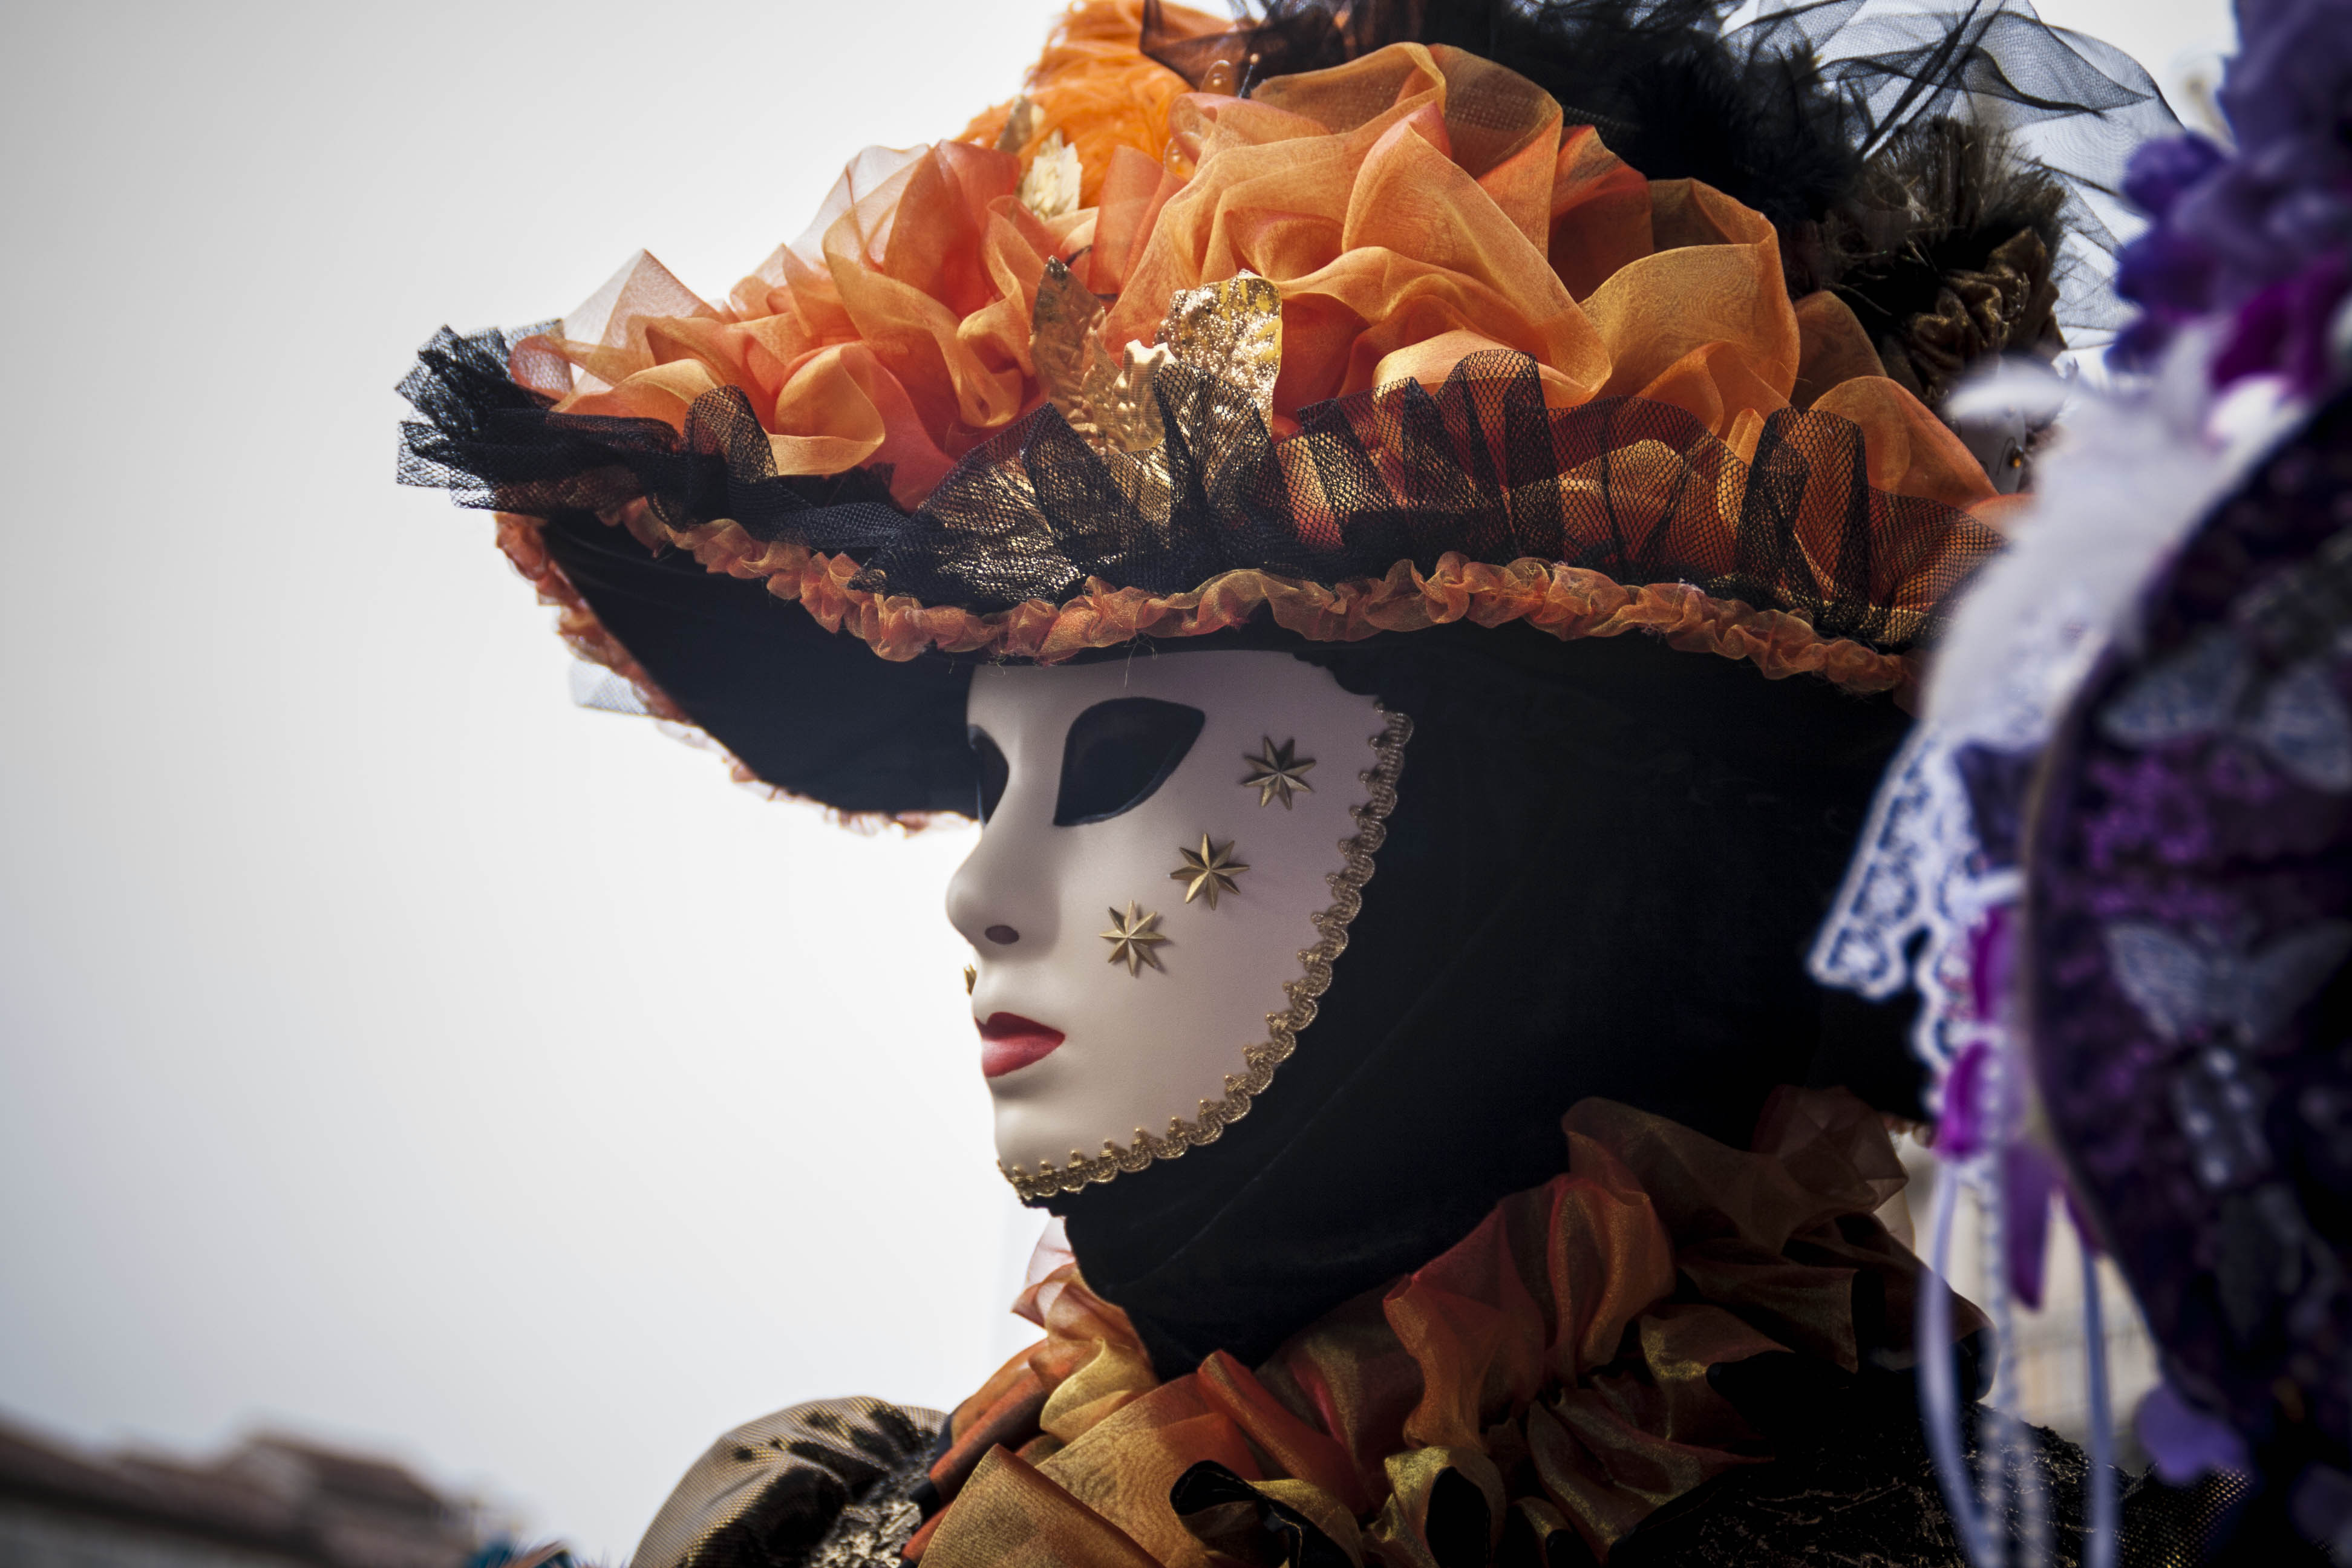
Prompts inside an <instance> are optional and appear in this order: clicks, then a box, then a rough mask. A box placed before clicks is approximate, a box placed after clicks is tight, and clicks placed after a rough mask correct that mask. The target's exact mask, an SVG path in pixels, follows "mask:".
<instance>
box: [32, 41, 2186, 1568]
mask: <svg viewBox="0 0 2352 1568" xmlns="http://www.w3.org/2000/svg"><path fill="white" fill-rule="evenodd" d="M1054 10H1055V6H1054V5H1051V4H1050V0H967V3H963V4H958V5H944V4H938V3H916V0H861V3H860V4H857V5H813V4H809V3H806V0H766V3H764V4H744V3H736V0H683V3H669V4H664V5H657V6H656V5H619V4H614V3H612V0H569V3H567V4H562V5H556V4H551V3H547V4H523V3H518V0H469V3H467V4H451V3H447V0H430V3H423V4H409V5H367V6H360V5H332V6H316V5H311V6H305V5H289V4H284V3H278V4H268V5H256V4H242V5H239V4H215V5H204V6H186V5H162V4H152V3H149V4H134V5H125V6H110V7H91V6H60V5H31V4H28V3H24V0H19V3H18V4H16V5H11V6H8V7H6V8H5V11H0V58H5V59H7V61H8V62H9V67H10V69H9V77H10V86H9V89H8V91H7V92H6V93H5V94H0V148H5V152H4V153H0V213H5V236H6V238H5V244H0V299H5V300H6V301H8V302H9V304H10V306H11V314H12V320H13V326H12V328H11V330H10V331H9V333H8V335H7V342H6V348H5V353H0V680H5V694H6V695H5V700H0V701H5V706H0V714H5V739H0V1415H8V1416H13V1417H16V1418H18V1419H22V1420H27V1421H30V1422H32V1423H34V1424H35V1425H37V1426H42V1427H46V1428H47V1429H48V1430H50V1431H52V1432H55V1433H58V1434H61V1435H64V1436H69V1437H73V1438H77V1439H80V1440H84V1441H89V1442H93V1443H114V1442H125V1441H129V1442H145V1443H152V1444H159V1445H164V1446H169V1447H179V1448H194V1449H203V1448H205V1447H212V1446H216V1445H218V1444H221V1443H223V1442H226V1440H227V1439H228V1438H229V1437H230V1436H232V1435H234V1434H235V1433H236V1432H237V1431H239V1430H241V1429H244V1428H245V1427H247V1426H253V1425H257V1424H268V1425H275V1426H282V1427H290V1428H292V1429H294V1430H297V1431H300V1432H307V1433H310V1434H315V1435H319V1436H327V1437H330V1438H334V1439H339V1440H349V1441H352V1442H356V1443H359V1444H362V1445H365V1446H368V1447H386V1448H389V1449H390V1450H392V1451H394V1452H395V1453H398V1454H401V1455H403V1456H404V1457H406V1458H410V1459H412V1460H413V1461H415V1463H417V1464H418V1465H419V1466H420V1467H421V1468H423V1469H424V1470H425V1472H426V1473H427V1474H429V1475H431V1476H432V1477H434V1478H435V1479H438V1480H441V1481H444V1482H446V1483H453V1484H456V1485H458V1486H461V1487H468V1488H476V1489H481V1490H483V1491H484V1492H486V1493H487V1494H488V1496H490V1497H491V1498H492V1499H494V1500H497V1501H498V1502H499V1504H500V1505H501V1506H502V1507H505V1508H508V1509H510V1510H513V1511H514V1512H515V1513H516V1514H517V1515H518V1516H519V1517H520V1520H522V1521H524V1522H526V1523H527V1524H528V1525H529V1526H530V1527H532V1528H534V1529H537V1530H540V1531H548V1532H554V1533H561V1534H563V1535H565V1536H567V1537H569V1538H570V1539H571V1540H572V1542H575V1543H576V1544H577V1545H579V1546H581V1547H583V1548H584V1549H585V1550H587V1551H588V1552H592V1553H596V1554H601V1555H604V1556H606V1557H608V1558H612V1559H618V1558H619V1557H621V1556H623V1555H625V1553H626V1552H627V1551H628V1550H629V1549H630V1548H631V1547H632V1546H633V1545H634V1544H635V1539H636V1536H637V1534H638V1532H639V1531H641V1530H642V1529H643V1527H644V1524H645V1522H646V1520H647V1518H648V1517H649V1516H650V1515H651V1513H652V1510H654V1508H655V1507H656V1505H657V1504H658V1503H659V1501H660V1500H661V1498H662V1497H663V1495H664V1494H665V1493H666V1492H667V1489H668V1487H669V1486H670V1484H671V1482H672V1481H673V1480H674V1479H676V1478H677V1474H678V1473H679V1471H680V1470H681V1469H682V1468H684V1467H685V1466H686V1464H687V1463H688V1461H689V1460H690V1459H691V1458H693V1457H694V1456H695V1455H696V1454H697V1453H698V1452H699V1451H700V1449H701V1448H702V1447H704V1446H705V1445H706V1444H708V1443H709V1441H710V1439H711V1438H712V1437H714V1436H716V1435H717V1434H718V1433H719V1431H720V1430H721V1429H722V1428H724V1427H726V1426H730V1425H731V1424H733V1423H735V1422H737V1421H739V1420H742V1419H744V1418H747V1417H749V1416H751V1415H757V1414H760V1413H761V1412H763V1411H765V1410H768V1409H771V1408H773V1407H774V1406H777V1405H782V1404H786V1403H789V1402H792V1401H793V1400H798V1399H803V1398H811V1397H817V1396H822V1395H827V1394H847V1393H871V1394H880V1395H884V1396H887V1397H892V1398H898V1399H903V1400H908V1401H911V1402H915V1403H928V1404H933V1405H947V1404H951V1403H952V1402H953V1401H954V1400H956V1399H957V1398H959V1397H961V1395H962V1394H964V1393H966V1392H969V1390H970V1389H971V1386H972V1385H973V1384H975V1383H976V1382H977V1381H978V1379H979V1378H980V1377H981V1376H982V1374H983V1373H984V1372H985V1371H986V1370H987V1369H988V1368H989V1367H991V1366H992V1365H993V1364H994V1363H995V1362H996V1361H997V1360H998V1359H1000V1358H1001V1357H1002V1356H1003V1354H1004V1353H1005V1352H1007V1351H1009V1350H1010V1349H1011V1348H1012V1347H1013V1345H1014V1344H1015V1343H1017V1342H1019V1340H1020V1337H1021V1335H1020V1334H1019V1332H1018V1331H1019V1330H1020V1329H1021V1327H1022V1325H1019V1324H1017V1323H1015V1322H1013V1321H1012V1320H1010V1319H1009V1318H1007V1317H1006V1315H1005V1313H1004V1310H1003V1308H1004V1304H1005V1302H1006V1300H1008V1299H1009V1297H1010V1294H1011V1292H1012V1289H1013V1285H1014V1284H1015V1283H1016V1282H1017V1268H1018V1265H1019V1262H1020V1260H1021V1258H1024V1256H1025V1254H1026V1251H1027V1248H1028V1244H1029V1241H1030V1240H1031V1239H1032V1238H1033V1237H1034V1234H1035V1229H1036V1224H1035V1219H1034V1216H1033V1215H1028V1214H1026V1213H1025V1212H1024V1211H1021V1210H1020V1209H1018V1208H1017V1206H1016V1205H1013V1202H1012V1200H1011V1197H1010V1194H1009V1193H1008V1192H1007V1191H1006V1189H1005V1188H1004V1187H1003V1184H1002V1182H1001V1181H1000V1180H999V1179H998V1178H997V1176H996V1175H995V1173H994V1170H993V1161H992V1153H991V1149H990V1142H989V1132H988V1115H987V1097H986V1094H985V1091H984V1089H982V1082H981V1079H980V1076H979V1072H978V1066H977V1046H976V1042H975V1041H974V1039H973V1037H972V1035H971V1026H970V1024H969V1021H968V1019H967V1016H966V1014H965V1006H964V998H963V994H962V987H961V981H960V976H959V973H958V972H959V968H960V966H961V963H962V962H963V957H964V951H963V949H962V947H961V943H960V942H958V941H957V939H956V938H955V936H954V934H953V933H952V932H951V931H950V930H949V929H948V927H947V925H946V922H945V921H944V919H943V918H942V916H941V913H940V900H941V896H942V893H943V890H944V887H945V882H946V879H947V876H948V873H949V871H950V868H952V867H953V865H954V864H955V862H956V861H957V860H958V859H959V858H961V855H962V854H963V852H964V851H965V849H966V847H968V844H969V837H968V834H967V833H965V832H961V831H939V832H934V833H931V834H927V835H923V836H921V837H916V838H912V839H908V838H902V837H898V836H896V835H886V836H882V837H856V836H854V835H850V834H846V833H844V832H842V831H840V830H837V829H835V828H832V827H829V826H827V825H826V824H825V823H824V821H823V819H822V818H821V817H820V816H818V815H817V814H816V813H814V811H811V810H809V809H806V808H803V807H797V806H793V805H772V804H766V803H763V802H761V801H759V800H757V799H755V798H753V797H752V796H751V795H749V794H747V793H745V792H743V791H740V790H736V789H732V788H730V787H729V785H728V784H727V783H726V781H725V778H724V775H723V773H721V771H720V770H719V767H718V765H717V764H716V763H714V762H713V761H712V760H711V759H710V758H709V756H707V755H704V754H701V753H698V752H693V751H691V750H688V748H686V747H683V746H680V745H677V744H675V743H672V742H667V741H665V740H664V739H662V738H661V737H660V736H659V735H658V734H656V731H654V729H653V728H652V727H651V726H650V725H649V724H647V723H646V721H642V720H631V719H624V718H617V717H614V716H611V715H606V714H602V713H593V712H585V711H582V710H575V709H573V708H572V707H571V706H569V704H568V703H567V700H566V698H565V688H566V679H565V676H566V668H565V667H566V665H567V663H568V662H569V659H568V656H567V655H566V654H565V653H564V651H563V650H562V647H561V646H560V645H559V644H557V642H556V641H555V640H554V638H553V637H551V635H550V632H549V622H550V619H551V616H550V613H549V612H547V611H544V610H541V609H539V608H537V607H535V606H534V605H533V604H532V602H531V598H530V592H529V590H528V588H527V587H526V586H525V584H522V582H521V581H520V579H519V578H517V577H516V576H515V575H514V574H512V573H511V572H510V571H509V570H508V569H507V568H506V566H505V565H504V563H503V562H502V561H501V560H500V558H499V556H498V555H497V553H496V552H495V551H494V550H493V548H492V547H491V544H490V542H489V526H488V519H487V517H485V516H484V515H482V514H478V513H468V512H461V511H457V510H454V509H452V508H451V507H449V506H448V505H447V503H446V500H445V499H444V498H442V497H441V496H440V495H438V494H436V493H427V492H414V491H403V490H399V489H395V488H394V485H393V483H392V480H391V473H392V454H393V446H394V423H395V421H396V419H397V417H398V416H399V414H400V412H401V405H400V404H399V402H398V400H397V399H396V398H395V397H394V395H393V393H392V390H391V388H392V385H393V384H394V382H395V381H396V380H397V379H398V378H399V377H400V375H401V374H403V372H404V369H405V366H406V363H407V360H408V356H409V354H410V352H411V351H412V350H413V349H414V347H415V345H416V344H417V343H418V342H421V341H423V340H424V338H425V336H427V335H428V334H429V333H430V332H431V331H432V330H433V329H434V328H435V327H436V326H438V325H439V324H441V323H442V322H443V321H448V322H450V323H452V324H454V325H456V326H457V327H459V328H460V329H461V330H467V329H472V328H476V327H480V326H486V325H493V324H518V323H521V322H526V321H538V320H541V319H543V318H545V317H547V316H550V315H553V314H559V313H561V312H562V310H565V309H567V308H569V307H570V306H572V304H574V303H576V302H577V301H578V300H582V299H583V298H584V297H585V296H586V295H587V294H588V293H589V292H590V291H591V290H592V289H594V288H595V287H596V285H597V284H598V283H600V282H601V281H603V279H604V278H605V277H606V275H608V274H609V273H610V272H611V271H612V270H613V269H614V268H615V267H616V266H617V265H619V264H620V263H621V262H622V261H623V260H624V259H625V258H626V257H627V256H628V255H629V253H630V252H631V251H632V250H634V249H635V248H636V247H639V246H644V247H648V248H650V249H651V250H653V251H654V252H655V254H656V255H657V256H659V257H660V258H662V259H663V260H664V261H666V262H667V263H668V264H669V265H670V267H671V268H673V269H674V270H676V271H677V273H678V275H679V276H680V277H682V278H683V279H686V280H687V281H688V283H689V284H691V285H694V286H696V287H698V288H699V289H702V290H704V291H705V292H706V293H707V294H709V295H712V296H714V297H715V296H716V295H719V294H720V293H723V292H724V290H725V289H726V288H727V287H728V286H729V285H730V283H731V282H732V281H733V280H734V279H736V278H737V277H738V276H739V275H740V274H741V273H743V272H745V271H747V270H749V269H750V268H751V266H752V265H754V264H755V263H756V262H757V261H759V259H760V258H761V257H763V256H764V255H765V254H766V253H767V252H768V251H769V250H770V249H771V248H772V247H773V246H774V245H775V244H776V243H777V242H778V241H779V240H781V239H783V238H787V237H792V236H793V235H795V234H797V233H798V232H799V231H800V230H801V228H802V227H803V226H804V224H805V222H806V221H807V219H808V217H809V216H810V215H811V214H812V213H813V212H814V208H815V206H816V205H817V203H818V202H819V200H820V199H821V198H822V196H823V195H824V191H825V189H826V187H827V186H829V185H830V184H831V183H832V181H833V178H834V175H835V172H836V171H837V170H838V169H839V167H840V165H841V163H843V161H844V160H845V158H846V157H847V156H848V155H849V154H850V153H852V152H853V151H855V150H856V148H858V147H859V146H862V145H866V144H869V143H884V144H890V145H906V144H909V143H913V142H923V141H929V140H934V139H937V138H939V137H942V136H947V135H952V134H953V133H955V132H957V131H959V130H961V127H962V125H963V123H964V121H965V120H966V119H967V118H968V117H969V116H970V115H971V113H972V112H973V111H975V110H979V109H980V108H982V106H984V105H985V104H987V103H988V102H990V101H992V100H1000V99H1003V98H1005V97H1008V96H1010V95H1011V94H1012V93H1013V91H1014V90H1015V89H1017V86H1018V82H1019V77H1020V73H1021V70H1022V68H1024V65H1025V64H1026V63H1027V61H1028V60H1029V59H1030V58H1033V57H1034V53H1035V50H1036V47H1037V46H1038V44H1039V42H1040V40H1041V38H1042V37H1043V34H1044V31H1045V26H1046V25H1047V22H1048V20H1049V18H1050V16H1052V14H1053V12H1054ZM2042 12H2043V14H2044V16H2047V17H2049V18H2050V19H2051V20H2053V21H2056V22H2060V23H2063V24H2065V25H2069V26H2079V27H2082V28H2084V29H2085V30H2088V31H2092V32H2095V33H2098V34H2099V35H2101V36H2103V37H2108V38H2110V39H2112V40H2114V41H2116V42H2117V43H2120V44H2122V45H2124V46H2126V47H2128V48H2131V49H2132V50H2133V51H2134V52H2135V53H2137V54H2138V55H2139V56H2140V58H2143V59H2144V60H2146V61H2147V63H2148V64H2149V65H2150V66H2151V68H2154V69H2156V70H2157V71H2158V75H2159V77H2160V78H2162V79H2166V80H2167V82H2168V86H2169V85H2173V84H2175V83H2177V82H2178V81H2179V79H2181V75H2182V73H2183V71H2184V70H2188V69H2189V68H2193V67H2194V65H2195V64H2196V62H2197V59H2198V58H2199V57H2200V54H2201V53H2204V52H2210V51H2212V50H2215V49H2218V48H2221V47H2225V46H2226V42H2227V38H2228V17H2227V12H2226V8H2225V6H2224V5H2223V4H2222V3H2221V0H2049V3H2048V4H2045V5H2043V6H2042Z"/></svg>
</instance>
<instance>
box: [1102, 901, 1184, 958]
mask: <svg viewBox="0 0 2352 1568" xmlns="http://www.w3.org/2000/svg"><path fill="white" fill-rule="evenodd" d="M1159 926H1160V911H1159V910H1151V911H1150V912H1148V913H1147V912H1144V911H1142V910H1138V909H1137V908H1136V907H1135V900H1133V899H1129V900H1127V913H1125V914H1120V913H1119V912H1118V910H1116V909H1114V910H1110V930H1108V931H1104V932H1103V933H1102V939H1103V940H1104V941H1105V942H1108V943H1110V961H1111V962H1112V963H1125V964H1126V965H1127V972H1128V973H1129V974H1140V973H1143V966H1144V965H1145V964H1147V963H1148V964H1150V965H1151V967H1152V968H1154V969H1157V970H1159V971H1160V973H1162V974H1165V973H1168V966H1167V965H1166V964H1164V963H1160V954H1159V953H1158V952H1156V951H1154V950H1155V949H1157V948H1158V947H1159V946H1160V943H1162V942H1166V941H1167V940H1168V938H1167V937H1165V936H1163V935H1162V934H1160V930H1159Z"/></svg>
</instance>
